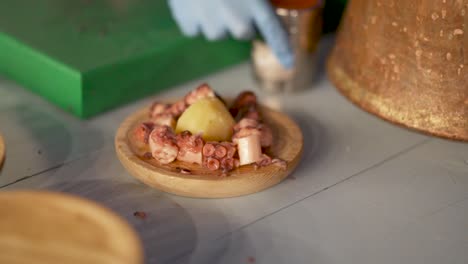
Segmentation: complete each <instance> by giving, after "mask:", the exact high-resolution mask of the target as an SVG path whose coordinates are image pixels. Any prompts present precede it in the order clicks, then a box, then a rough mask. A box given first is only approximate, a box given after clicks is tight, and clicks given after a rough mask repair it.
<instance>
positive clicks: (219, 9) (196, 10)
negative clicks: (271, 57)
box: [169, 0, 294, 68]
mask: <svg viewBox="0 0 468 264" xmlns="http://www.w3.org/2000/svg"><path fill="white" fill-rule="evenodd" d="M169 6H170V8H171V11H172V15H173V17H174V19H175V20H176V22H177V24H178V25H179V28H180V29H181V31H182V32H183V33H184V35H186V36H191V37H193V36H196V35H198V34H199V33H200V32H201V33H202V34H203V35H204V36H205V37H206V38H207V39H208V40H217V39H221V38H223V37H225V36H226V34H227V32H229V33H230V34H231V35H232V36H233V37H234V38H236V39H250V38H252V37H253V36H254V34H255V28H258V30H259V31H260V33H261V34H262V36H263V38H264V39H265V41H266V43H267V44H268V46H270V48H271V49H272V50H273V53H274V54H275V55H276V57H277V58H278V60H279V61H280V63H281V64H282V65H283V66H284V67H286V68H291V67H292V66H293V64H294V56H293V52H292V49H291V46H290V44H289V40H288V36H287V33H286V31H285V30H284V29H283V27H282V25H281V23H280V21H279V19H278V18H277V17H276V15H275V13H274V11H273V8H272V7H271V5H270V4H269V3H268V2H267V0H169Z"/></svg>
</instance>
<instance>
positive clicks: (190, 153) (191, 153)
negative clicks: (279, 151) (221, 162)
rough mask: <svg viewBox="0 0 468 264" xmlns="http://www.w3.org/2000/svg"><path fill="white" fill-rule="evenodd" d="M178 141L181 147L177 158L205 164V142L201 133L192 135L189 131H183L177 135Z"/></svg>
mask: <svg viewBox="0 0 468 264" xmlns="http://www.w3.org/2000/svg"><path fill="white" fill-rule="evenodd" d="M176 143H177V146H178V147H179V153H178V154H177V160H180V161H184V162H187V163H197V164H200V165H202V164H203V155H202V151H203V146H204V142H203V139H202V138H201V136H200V135H192V133H190V132H189V131H183V132H182V133H180V134H178V135H177V136H176Z"/></svg>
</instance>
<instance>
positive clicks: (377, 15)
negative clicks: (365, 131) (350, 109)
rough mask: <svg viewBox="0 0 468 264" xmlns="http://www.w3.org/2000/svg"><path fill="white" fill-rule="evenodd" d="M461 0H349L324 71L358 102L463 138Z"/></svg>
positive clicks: (467, 11) (467, 92) (466, 100)
mask: <svg viewBox="0 0 468 264" xmlns="http://www.w3.org/2000/svg"><path fill="white" fill-rule="evenodd" d="M467 17H468V4H467V1H431V0H415V1H407V0H394V1H375V0H351V1H349V3H348V6H347V9H346V11H345V14H344V17H343V19H342V22H341V26H340V30H339V33H338V36H337V39H336V45H335V47H334V49H333V51H332V54H331V56H330V58H329V61H328V66H327V68H328V70H327V71H328V75H329V77H330V79H331V81H332V82H333V83H334V84H335V85H336V87H337V88H338V90H339V91H340V92H341V93H342V94H344V95H345V96H346V97H347V98H348V99H350V100H351V101H352V102H354V103H355V104H356V105H358V106H359V107H361V108H362V109H364V110H366V111H368V112H370V113H372V114H375V115H377V116H379V117H381V118H383V119H385V120H388V121H391V122H393V123H396V124H399V125H402V126H405V127H409V128H413V129H416V130H419V131H422V132H425V133H428V134H431V135H435V136H440V137H444V138H449V139H455V140H463V141H468V52H467V48H468V19H467Z"/></svg>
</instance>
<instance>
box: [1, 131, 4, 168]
mask: <svg viewBox="0 0 468 264" xmlns="http://www.w3.org/2000/svg"><path fill="white" fill-rule="evenodd" d="M3 160H5V141H4V140H3V137H2V134H0V168H1V167H2V165H3Z"/></svg>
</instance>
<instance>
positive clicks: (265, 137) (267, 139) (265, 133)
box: [258, 124, 273, 148]
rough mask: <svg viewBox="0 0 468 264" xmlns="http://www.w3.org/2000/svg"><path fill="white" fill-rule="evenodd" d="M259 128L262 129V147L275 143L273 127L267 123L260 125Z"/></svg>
mask: <svg viewBox="0 0 468 264" xmlns="http://www.w3.org/2000/svg"><path fill="white" fill-rule="evenodd" d="M258 129H260V133H261V135H260V145H262V148H267V147H269V146H271V144H273V132H272V131H271V128H270V127H269V126H267V125H265V124H261V125H259V127H258Z"/></svg>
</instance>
